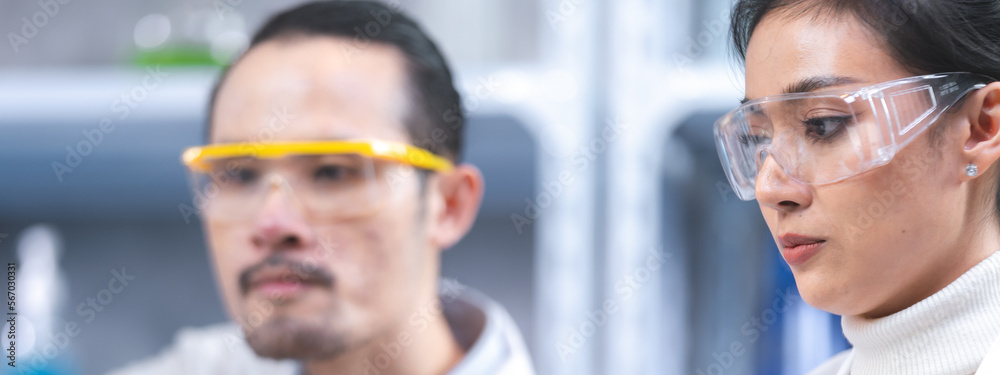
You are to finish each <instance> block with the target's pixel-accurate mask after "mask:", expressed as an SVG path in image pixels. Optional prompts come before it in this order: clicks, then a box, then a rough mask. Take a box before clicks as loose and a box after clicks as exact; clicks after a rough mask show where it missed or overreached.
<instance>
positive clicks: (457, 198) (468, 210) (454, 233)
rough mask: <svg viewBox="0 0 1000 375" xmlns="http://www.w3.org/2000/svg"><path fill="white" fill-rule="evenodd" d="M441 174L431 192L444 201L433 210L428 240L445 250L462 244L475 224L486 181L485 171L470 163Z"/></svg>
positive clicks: (438, 199) (439, 200) (440, 200)
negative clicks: (484, 177) (459, 243)
mask: <svg viewBox="0 0 1000 375" xmlns="http://www.w3.org/2000/svg"><path fill="white" fill-rule="evenodd" d="M437 177H438V178H437V179H436V187H435V188H433V189H431V193H432V194H437V195H438V197H435V198H434V199H435V200H437V201H438V202H440V204H439V205H438V207H437V208H436V209H435V210H434V212H432V213H431V217H430V220H431V221H432V223H430V224H431V225H430V226H429V230H430V232H429V233H428V239H429V240H430V241H431V244H432V245H433V246H434V247H435V248H437V249H442V250H444V249H447V248H449V247H451V246H453V245H455V244H456V243H458V241H459V240H461V239H462V237H463V236H465V234H466V233H467V232H468V231H469V229H470V228H472V224H473V223H475V221H476V215H477V214H478V213H479V204H480V203H481V202H482V200H483V191H484V183H483V175H482V173H480V172H479V169H478V168H476V167H475V166H473V165H470V164H461V165H458V166H456V167H455V169H453V170H452V171H451V172H447V173H441V174H439V175H438V176H437Z"/></svg>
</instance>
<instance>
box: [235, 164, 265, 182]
mask: <svg viewBox="0 0 1000 375" xmlns="http://www.w3.org/2000/svg"><path fill="white" fill-rule="evenodd" d="M232 174H233V181H235V182H236V183H237V184H251V183H253V182H254V181H257V179H258V178H259V177H260V174H259V173H258V172H257V171H256V170H254V169H251V168H246V167H240V168H236V169H234V170H233V172H232Z"/></svg>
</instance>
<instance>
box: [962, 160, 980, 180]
mask: <svg viewBox="0 0 1000 375" xmlns="http://www.w3.org/2000/svg"><path fill="white" fill-rule="evenodd" d="M965 174H966V175H967V176H969V177H976V176H978V175H979V167H978V166H976V165H975V164H972V163H969V165H967V166H965Z"/></svg>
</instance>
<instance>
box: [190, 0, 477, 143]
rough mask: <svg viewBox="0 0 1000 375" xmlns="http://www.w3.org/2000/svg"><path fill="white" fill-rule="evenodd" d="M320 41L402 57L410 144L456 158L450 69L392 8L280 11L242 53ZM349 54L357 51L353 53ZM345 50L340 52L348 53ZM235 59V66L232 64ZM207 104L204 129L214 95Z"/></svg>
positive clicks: (350, 4) (347, 5) (324, 6)
mask: <svg viewBox="0 0 1000 375" xmlns="http://www.w3.org/2000/svg"><path fill="white" fill-rule="evenodd" d="M300 36H306V37H309V36H325V37H338V38H345V39H349V40H350V41H351V43H354V44H356V45H354V46H352V48H357V49H361V48H364V47H365V46H366V45H368V44H369V43H379V44H384V45H389V46H393V47H396V48H398V49H399V50H400V51H401V52H402V53H403V55H404V56H405V57H406V70H407V73H408V76H409V85H408V86H409V97H410V98H411V103H412V107H411V108H412V110H411V111H410V113H409V114H408V115H407V118H406V119H405V123H406V128H407V132H408V134H409V136H410V140H411V142H413V143H414V144H415V145H417V146H419V147H423V148H426V149H428V150H430V151H431V152H434V153H435V154H438V155H441V156H444V157H446V158H448V159H451V160H452V161H457V160H459V159H460V156H461V150H462V130H463V128H464V124H465V115H464V113H463V110H462V106H461V97H460V96H459V94H458V91H457V90H456V89H455V86H454V83H453V81H452V75H451V69H450V68H449V67H448V63H447V61H445V59H444V56H443V55H442V54H441V52H440V51H439V50H438V48H437V45H435V44H434V41H432V40H431V39H430V37H429V36H428V35H427V34H426V33H425V32H424V30H423V29H422V28H421V27H420V25H418V24H417V23H416V22H415V21H414V20H413V19H411V18H410V17H408V16H406V15H405V14H403V13H402V12H400V10H399V9H398V8H395V9H394V8H392V7H390V6H388V5H385V4H383V3H379V2H375V1H318V2H312V3H307V4H304V5H301V6H298V7H296V8H293V9H290V10H287V11H285V12H282V13H280V14H278V15H276V16H274V17H273V18H271V19H270V20H268V21H267V23H266V24H264V26H263V27H261V29H260V30H259V31H258V32H257V34H256V35H254V37H253V39H252V40H251V42H250V46H249V47H248V49H247V50H251V49H253V48H254V47H255V46H257V45H259V44H261V43H263V42H266V41H269V40H276V39H279V38H289V37H300ZM353 52H357V51H356V50H355V51H353ZM353 52H352V51H345V53H353ZM238 63H239V61H238V60H237V62H236V63H234V65H235V64H238ZM225 79H226V73H223V75H222V78H221V79H220V80H219V82H218V83H217V84H216V86H215V89H214V90H213V92H212V98H211V103H210V104H209V108H210V112H209V125H208V126H209V129H208V132H207V134H209V136H210V135H211V127H212V123H211V114H212V112H213V111H214V107H215V100H216V96H217V95H218V90H219V87H220V86H221V85H222V81H224V80H225Z"/></svg>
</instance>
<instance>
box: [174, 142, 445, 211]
mask: <svg viewBox="0 0 1000 375" xmlns="http://www.w3.org/2000/svg"><path fill="white" fill-rule="evenodd" d="M181 159H182V162H183V163H184V165H186V166H187V167H188V170H189V172H190V175H191V182H192V188H193V189H194V203H195V206H196V208H197V209H199V210H200V211H201V212H202V213H203V214H204V215H205V218H206V219H210V220H222V221H236V220H246V219H250V218H253V217H255V216H256V215H257V214H258V213H259V210H260V209H261V208H262V207H263V206H264V204H265V203H266V202H267V200H268V199H274V197H276V196H275V195H274V194H272V193H273V192H285V193H286V194H278V195H277V197H278V199H288V200H290V201H292V202H291V203H294V204H297V205H298V206H299V207H300V208H301V209H302V210H304V212H306V214H307V215H308V216H309V217H310V218H314V219H334V220H346V219H351V218H357V217H361V216H365V215H369V214H372V213H374V212H375V211H377V210H378V209H379V208H381V207H382V206H383V205H384V204H385V202H386V201H387V200H388V199H389V197H390V196H391V192H392V190H393V187H394V186H393V184H394V183H395V182H398V181H399V179H398V178H397V179H394V178H393V177H400V176H405V175H403V174H401V173H404V172H405V171H404V170H403V169H405V168H408V167H415V168H419V169H425V170H430V171H438V172H446V171H449V170H451V169H452V168H453V165H452V163H451V162H450V161H448V160H447V159H445V158H443V157H441V156H438V155H435V154H433V153H431V152H430V151H427V150H424V149H421V148H418V147H414V146H411V145H407V144H403V143H396V142H385V141H373V140H349V141H323V142H283V143H277V142H275V143H239V144H217V145H208V146H202V147H191V148H188V149H186V150H184V153H183V155H182V157H181ZM409 170H410V171H411V172H412V171H413V169H412V168H410V169H409Z"/></svg>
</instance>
